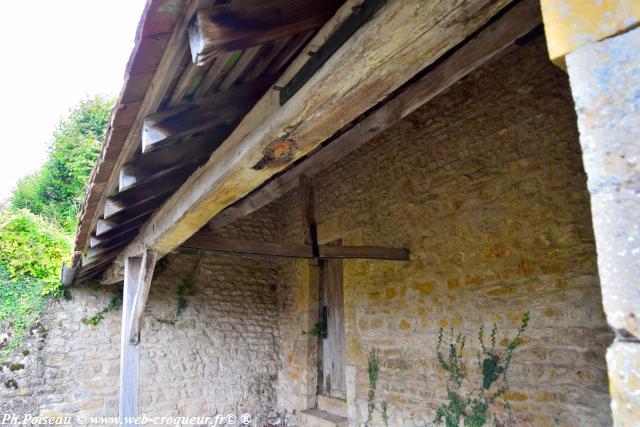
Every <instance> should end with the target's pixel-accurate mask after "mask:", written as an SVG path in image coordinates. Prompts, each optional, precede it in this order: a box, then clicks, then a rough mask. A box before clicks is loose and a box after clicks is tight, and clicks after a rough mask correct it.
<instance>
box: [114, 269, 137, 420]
mask: <svg viewBox="0 0 640 427" xmlns="http://www.w3.org/2000/svg"><path fill="white" fill-rule="evenodd" d="M141 269H142V258H140V257H127V258H126V260H125V264H124V290H123V293H122V330H121V334H120V412H119V416H120V424H121V425H122V426H125V427H126V426H133V425H134V423H133V422H132V421H131V420H130V418H131V417H136V416H137V415H138V377H139V374H140V348H139V347H138V346H136V345H133V344H131V343H130V340H129V337H130V331H131V314H132V312H133V303H134V299H135V296H136V293H137V292H138V283H139V282H138V280H139V279H140V270H141Z"/></svg>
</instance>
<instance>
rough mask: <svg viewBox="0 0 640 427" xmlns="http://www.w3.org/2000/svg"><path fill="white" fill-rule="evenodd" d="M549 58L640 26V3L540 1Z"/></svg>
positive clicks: (633, 0)
mask: <svg viewBox="0 0 640 427" xmlns="http://www.w3.org/2000/svg"><path fill="white" fill-rule="evenodd" d="M540 4H541V7H542V19H543V21H544V32H545V35H546V37H547V48H548V49H549V58H551V60H552V61H553V62H554V63H555V64H556V65H560V66H562V67H563V68H564V67H565V66H564V57H565V55H567V54H569V53H571V52H573V51H574V50H576V49H577V48H579V47H581V46H586V45H588V44H591V43H594V42H597V41H598V40H602V39H605V38H607V37H611V36H614V35H616V34H619V33H622V32H624V31H626V30H628V29H630V28H633V27H634V26H636V25H638V23H640V1H639V0H540Z"/></svg>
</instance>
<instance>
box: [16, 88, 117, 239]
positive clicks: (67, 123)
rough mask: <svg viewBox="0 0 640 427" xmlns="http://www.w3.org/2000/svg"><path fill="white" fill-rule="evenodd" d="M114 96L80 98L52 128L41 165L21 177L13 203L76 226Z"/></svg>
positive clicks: (68, 226)
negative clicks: (53, 128)
mask: <svg viewBox="0 0 640 427" xmlns="http://www.w3.org/2000/svg"><path fill="white" fill-rule="evenodd" d="M112 107H113V100H111V99H107V98H103V97H100V96H97V97H95V98H92V99H87V100H85V101H82V102H80V103H79V104H78V105H77V106H76V107H75V108H74V109H73V110H72V111H71V113H70V115H69V117H67V118H66V119H64V120H62V121H61V122H60V124H59V125H58V128H57V129H56V131H55V132H54V135H53V141H52V143H51V145H50V146H49V153H48V158H47V161H46V162H45V164H44V165H43V166H42V168H41V169H40V170H39V171H38V172H36V173H34V174H32V175H29V176H26V177H24V178H23V179H22V180H20V181H19V182H18V184H17V186H16V188H15V189H14V192H13V197H12V206H13V207H14V208H15V209H28V210H29V211H31V212H33V213H35V214H37V215H40V216H42V217H46V218H49V219H51V220H52V221H54V222H55V223H57V224H58V225H59V226H60V227H62V228H63V229H64V230H65V231H67V232H69V233H71V232H73V231H74V230H75V227H76V220H77V216H78V212H79V209H80V206H81V203H82V197H83V196H84V191H85V187H86V185H87V182H88V180H89V176H90V174H91V170H92V168H93V165H94V164H95V161H96V158H97V157H98V154H99V152H100V146H101V144H102V142H104V138H105V131H106V126H107V121H108V118H109V114H110V111H111V108H112Z"/></svg>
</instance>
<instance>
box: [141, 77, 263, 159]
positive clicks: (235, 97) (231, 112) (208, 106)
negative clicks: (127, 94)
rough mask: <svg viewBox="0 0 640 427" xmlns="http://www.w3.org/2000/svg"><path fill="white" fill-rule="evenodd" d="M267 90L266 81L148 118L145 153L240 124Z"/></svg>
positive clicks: (143, 128)
mask: <svg viewBox="0 0 640 427" xmlns="http://www.w3.org/2000/svg"><path fill="white" fill-rule="evenodd" d="M267 87H268V86H267V83H266V82H265V81H257V82H252V83H249V84H246V85H243V86H241V87H237V88H233V89H228V90H225V91H224V92H218V93H216V94H213V95H211V96H208V97H206V98H201V99H198V100H196V101H192V102H189V103H186V104H182V105H180V106H179V107H176V108H172V109H170V110H166V111H162V112H160V113H155V114H152V115H150V116H147V117H146V118H145V119H144V121H143V125H142V152H143V153H147V152H149V151H152V150H155V149H157V148H159V147H160V146H161V145H163V144H167V143H169V142H171V141H175V140H177V139H180V138H184V137H187V136H191V135H194V134H196V133H199V132H203V131H206V130H210V129H213V128H215V127H217V126H220V125H223V124H225V123H226V122H230V121H235V120H237V119H238V118H239V117H240V116H242V115H243V114H244V113H246V112H247V111H248V110H249V109H250V108H251V107H253V105H254V104H255V102H256V101H257V100H258V98H259V97H260V96H261V95H262V94H263V93H264V91H265V90H266V89H267Z"/></svg>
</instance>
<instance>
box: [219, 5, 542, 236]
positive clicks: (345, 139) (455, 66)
mask: <svg viewBox="0 0 640 427" xmlns="http://www.w3.org/2000/svg"><path fill="white" fill-rule="evenodd" d="M540 23H541V18H540V11H539V5H538V2H537V0H523V1H521V2H520V3H518V4H516V5H514V6H513V8H512V9H510V10H508V11H507V12H506V13H505V14H504V15H503V16H501V17H500V18H499V19H497V20H496V21H495V22H494V23H492V24H491V25H489V26H488V27H487V28H485V29H483V30H482V31H481V32H480V33H478V34H477V35H476V36H475V37H474V38H473V39H471V40H470V41H469V42H467V43H465V44H464V45H463V46H462V47H460V48H459V49H457V50H456V51H455V52H453V53H452V54H451V55H450V56H449V57H448V58H446V59H445V60H443V61H442V62H441V63H439V64H438V65H436V66H435V67H434V68H433V69H431V70H430V71H429V72H428V73H426V74H425V75H424V76H422V77H421V78H420V79H418V80H416V81H415V82H414V83H412V84H410V85H409V86H408V87H407V88H405V89H404V90H403V91H402V92H400V93H399V94H398V95H397V96H396V97H395V98H393V99H392V100H390V101H388V102H387V103H385V104H383V105H382V106H381V107H380V108H378V109H377V110H375V111H374V112H373V113H371V114H370V115H368V116H367V117H365V118H364V119H363V120H362V121H360V122H359V123H357V124H356V125H355V126H354V127H352V128H350V129H349V130H347V131H346V132H345V133H343V134H341V135H340V136H338V137H337V138H336V139H334V140H333V141H332V142H331V143H329V144H328V145H326V146H325V147H322V148H321V149H319V150H318V151H317V152H315V153H313V154H312V155H311V156H309V157H308V158H307V159H305V160H304V161H302V162H301V163H298V164H297V165H295V166H293V167H292V168H291V169H289V170H287V171H286V172H285V173H283V174H282V175H280V176H278V177H277V178H275V179H273V180H271V181H270V182H269V183H267V184H266V185H264V186H263V187H261V188H260V189H258V190H257V191H254V192H253V193H251V194H249V195H248V196H247V197H245V198H244V199H242V200H240V201H239V202H237V203H235V204H234V205H232V206H230V207H228V208H227V209H225V210H224V211H222V212H221V213H219V214H218V215H216V216H215V217H214V218H213V219H212V220H211V221H210V222H209V227H210V228H211V229H214V230H219V229H220V228H222V227H224V226H226V225H228V224H231V223H233V222H234V221H235V220H237V219H238V218H242V217H244V216H246V215H249V214H250V213H252V212H255V211H256V210H258V209H260V208H262V207H264V206H266V205H268V204H269V203H271V202H272V201H274V200H276V199H278V198H279V197H281V196H283V195H285V194H286V193H288V192H289V191H291V190H293V189H294V188H296V187H297V185H298V179H299V177H300V176H301V175H303V174H306V175H309V176H314V175H317V174H319V173H320V172H322V171H323V170H325V169H326V168H327V167H328V166H329V165H331V164H333V163H334V162H336V161H338V160H340V159H341V158H343V157H345V156H346V155H348V154H350V153H352V152H354V151H355V150H357V149H358V148H359V147H361V146H362V145H364V144H365V143H367V142H369V141H370V140H371V139H373V138H374V137H375V136H377V135H379V134H380V133H382V132H383V131H385V130H386V129H388V128H389V127H391V126H393V125H394V124H395V123H397V122H398V121H399V120H401V119H402V118H404V117H406V116H408V115H409V114H411V113H412V112H413V111H415V110H416V109H418V108H419V107H420V106H422V105H424V104H425V103H426V102H428V101H429V100H431V99H433V98H434V97H436V96H437V95H439V94H440V93H442V92H443V91H444V90H446V89H447V88H448V87H450V86H451V85H453V84H454V83H455V82H457V81H458V80H460V79H461V78H463V77H464V76H466V75H468V74H469V73H470V72H472V71H473V70H475V69H477V68H478V67H480V66H481V65H482V64H484V63H485V62H486V61H488V60H489V59H491V58H493V57H495V56H496V55H498V54H499V53H500V52H502V51H503V50H504V49H506V48H507V47H509V46H511V45H512V44H513V43H514V42H515V41H516V40H517V39H518V38H520V37H522V36H524V35H526V34H527V33H529V32H530V31H532V30H533V29H534V28H535V27H536V26H538V25H540Z"/></svg>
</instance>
